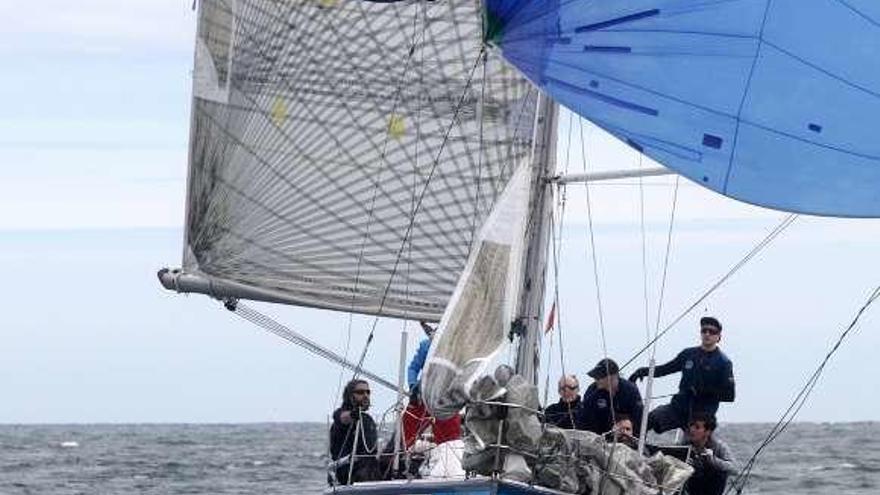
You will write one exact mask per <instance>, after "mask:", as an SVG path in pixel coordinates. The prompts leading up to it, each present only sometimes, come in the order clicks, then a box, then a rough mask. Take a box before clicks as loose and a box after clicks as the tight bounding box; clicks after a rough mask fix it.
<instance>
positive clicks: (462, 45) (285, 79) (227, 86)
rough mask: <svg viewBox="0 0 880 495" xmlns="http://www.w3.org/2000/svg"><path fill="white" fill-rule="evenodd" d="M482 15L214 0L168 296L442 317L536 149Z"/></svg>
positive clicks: (208, 6)
mask: <svg viewBox="0 0 880 495" xmlns="http://www.w3.org/2000/svg"><path fill="white" fill-rule="evenodd" d="M482 41H483V40H482V12H481V10H480V3H479V2H475V1H472V0H454V1H445V2H436V3H435V2H416V1H399V2H368V1H357V2H354V1H334V0H300V1H294V2H278V1H275V0H205V1H202V2H200V15H199V29H198V41H197V49H196V64H195V67H196V68H195V71H194V100H193V109H192V113H193V115H192V131H191V143H190V160H189V161H190V167H189V185H188V196H187V218H186V240H185V249H184V260H183V271H182V272H176V273H170V274H168V276H167V278H166V277H165V276H163V283H164V284H165V285H166V287H169V288H174V289H177V290H181V291H196V292H206V293H209V294H210V295H213V296H215V297H241V298H250V299H260V300H268V301H273V302H281V303H287V304H297V305H305V306H314V307H322V308H329V309H336V310H342V311H352V312H362V313H370V314H379V315H386V316H395V317H403V318H411V319H426V320H439V319H440V316H441V314H442V313H443V310H444V308H445V307H446V305H447V302H448V300H449V298H450V296H451V294H452V292H453V289H454V288H455V285H456V283H457V281H458V279H459V276H460V274H461V272H462V270H463V268H464V266H465V263H466V262H467V259H468V256H469V254H470V252H471V250H472V248H473V246H474V238H475V235H476V233H477V232H478V231H479V230H480V228H481V226H482V224H483V222H484V220H485V218H486V217H487V216H488V214H489V212H490V211H491V210H492V207H493V205H494V204H495V202H496V199H497V197H498V195H499V194H500V193H501V191H502V190H503V189H504V187H505V185H506V184H507V182H508V180H509V178H510V177H511V176H512V175H513V171H514V168H515V166H516V165H517V164H519V163H522V161H523V159H524V158H526V157H527V156H528V155H529V153H530V150H531V147H532V135H533V126H534V111H535V102H536V100H537V91H536V90H535V89H534V88H532V87H531V85H530V84H529V83H528V82H527V81H526V80H525V79H524V78H523V77H521V76H520V75H519V74H518V73H517V72H516V71H514V70H513V69H511V68H509V66H508V65H507V64H506V63H504V62H502V61H501V60H500V58H499V57H498V55H496V54H493V53H492V52H485V51H484V49H483V43H482Z"/></svg>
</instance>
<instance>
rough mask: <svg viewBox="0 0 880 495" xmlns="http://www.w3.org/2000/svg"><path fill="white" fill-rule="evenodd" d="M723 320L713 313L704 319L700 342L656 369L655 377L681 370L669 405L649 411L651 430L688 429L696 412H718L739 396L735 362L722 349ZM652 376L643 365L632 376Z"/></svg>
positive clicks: (638, 377) (636, 379)
mask: <svg viewBox="0 0 880 495" xmlns="http://www.w3.org/2000/svg"><path fill="white" fill-rule="evenodd" d="M720 341H721V322H719V321H718V320H717V319H716V318H713V317H711V316H705V317H703V318H701V319H700V345H699V346H697V347H689V348H687V349H685V350H683V351H681V352H680V353H679V354H678V356H676V357H675V359H673V360H672V361H670V362H668V363H666V364H663V365H660V366H657V367H656V368H654V376H656V377H658V378H659V377H661V376H666V375H671V374H673V373H679V372H680V373H681V380H680V381H679V383H678V393H677V394H675V395H673V396H672V400H671V401H670V402H669V404H666V405H662V406H658V407H656V408H655V409H654V410H653V411H651V413H650V414H648V429H649V430H654V431H655V432H657V433H663V432H664V431H669V430H672V429H675V428H683V429H684V428H687V426H688V422H689V420H690V419H691V418H692V417H693V415H694V414H696V413H700V414H711V415H714V414H715V413H716V412H717V411H718V404H719V403H720V402H733V400H734V397H735V395H736V388H735V382H734V379H733V363H731V361H730V359H729V358H728V357H727V356H726V355H725V354H724V353H723V352H721V349H719V347H718V343H719V342H720ZM646 376H648V368H646V367H643V368H639V369H637V370H636V371H635V373H633V374H632V375H631V376H630V377H629V379H630V381H633V382H636V381H638V380H641V379H642V378H644V377H646Z"/></svg>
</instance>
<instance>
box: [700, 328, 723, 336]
mask: <svg viewBox="0 0 880 495" xmlns="http://www.w3.org/2000/svg"><path fill="white" fill-rule="evenodd" d="M700 333H708V334H712V335H718V334H719V333H721V330H718V329H717V328H712V327H703V328H701V329H700Z"/></svg>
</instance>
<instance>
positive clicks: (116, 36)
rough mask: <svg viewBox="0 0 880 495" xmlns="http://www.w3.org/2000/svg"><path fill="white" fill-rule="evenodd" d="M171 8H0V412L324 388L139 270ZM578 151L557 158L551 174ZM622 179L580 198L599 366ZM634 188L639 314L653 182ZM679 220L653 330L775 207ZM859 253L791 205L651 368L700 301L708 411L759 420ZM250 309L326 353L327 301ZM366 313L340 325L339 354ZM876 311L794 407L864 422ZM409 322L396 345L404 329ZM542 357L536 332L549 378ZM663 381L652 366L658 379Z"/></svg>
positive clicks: (174, 182) (168, 252) (153, 194)
mask: <svg viewBox="0 0 880 495" xmlns="http://www.w3.org/2000/svg"><path fill="white" fill-rule="evenodd" d="M74 4H75V5H74ZM189 7H190V2H188V1H178V0H162V1H159V0H150V1H147V0H142V1H132V0H128V1H126V2H124V5H123V3H120V2H111V1H109V0H89V1H83V2H75V3H70V2H62V1H60V0H53V1H49V2H40V3H39V6H38V5H37V4H33V3H26V4H20V2H15V4H13V2H11V1H5V0H0V16H2V17H3V18H4V19H7V20H11V21H12V22H9V21H7V26H9V28H8V29H4V32H3V33H2V34H0V53H2V55H3V59H4V64H5V70H4V73H5V74H7V77H4V78H3V79H0V94H2V95H4V96H3V104H2V105H0V131H2V132H0V211H2V212H3V214H2V215H0V267H2V269H3V273H4V275H5V277H4V283H3V285H2V288H0V297H2V300H3V301H4V302H5V304H4V306H5V308H6V311H5V312H4V313H5V314H4V317H3V323H2V324H0V342H2V344H0V391H2V393H3V397H4V407H3V408H2V409H0V422H3V423H10V422H12V423H18V422H26V423H33V422H140V421H145V422H152V421H211V422H214V421H275V420H277V421H287V420H318V421H320V420H323V418H324V417H325V415H326V413H327V411H328V410H329V409H330V408H331V406H332V405H333V403H335V402H336V395H337V383H338V379H339V376H340V372H339V369H338V368H337V367H334V366H332V365H330V364H328V363H325V362H323V361H322V360H320V359H319V358H316V357H313V356H311V355H309V354H307V353H305V352H304V351H302V350H300V349H298V348H295V347H293V346H290V345H288V344H286V343H285V342H283V341H281V340H279V339H278V338H277V337H274V336H271V335H267V334H265V333H263V332H262V331H261V330H259V329H257V328H255V327H253V326H251V325H250V324H248V323H246V322H244V321H242V320H239V319H238V318H236V317H235V316H233V315H231V314H230V313H228V312H226V311H225V310H223V309H222V308H221V306H220V305H219V304H218V303H215V302H212V301H210V300H208V299H207V298H205V297H201V296H189V297H187V296H178V295H175V294H171V293H168V292H165V291H164V290H162V289H161V288H160V287H159V285H158V283H157V281H156V278H155V271H156V269H157V268H159V267H162V266H177V265H178V264H179V262H180V253H181V249H182V248H181V245H180V243H181V238H182V234H181V222H182V218H183V213H182V209H183V195H184V177H185V169H184V167H185V161H186V139H187V135H188V111H189V74H190V64H191V59H192V56H191V53H192V48H191V46H192V30H193V26H194V22H195V16H194V13H192V12H191V11H190V8H189ZM565 129H566V128H565V126H563V131H562V132H561V135H562V136H563V141H562V143H561V145H560V153H561V155H562V156H564V149H565V146H564V142H565V141H564V140H565V136H566V130H565ZM585 135H586V137H587V155H588V161H589V164H590V166H591V167H596V168H626V167H635V166H638V157H637V155H636V154H635V153H634V152H632V151H631V150H629V149H628V148H626V147H625V146H622V145H619V144H615V143H614V142H613V141H611V140H610V139H609V138H607V137H606V136H603V135H601V134H600V133H599V132H598V131H596V130H594V129H592V128H590V127H588V128H587V130H586V131H585ZM581 164H582V160H581V159H580V156H579V154H578V153H573V155H572V160H571V165H570V167H571V169H572V171H577V170H579V168H580V167H581V166H582V165H581ZM645 164H646V165H647V162H646V163H645ZM628 184H630V185H601V186H596V187H595V188H594V189H593V191H592V192H593V194H592V201H593V207H594V219H595V228H596V242H597V254H598V263H599V269H600V277H599V278H600V289H601V295H602V301H603V310H604V316H605V323H606V335H607V339H608V345H609V354H610V355H611V356H612V357H615V358H618V360H620V361H623V360H625V358H626V357H628V356H629V355H630V354H631V353H632V352H633V351H634V350H635V349H637V348H638V347H640V345H641V344H642V343H643V342H644V340H645V323H644V303H643V294H642V290H643V289H642V287H643V285H642V269H641V262H642V261H641V259H642V258H641V238H640V234H639V228H638V227H639V209H638V207H639V195H638V194H639V189H638V188H637V187H634V186H632V185H631V184H632V182H631V181H630V182H628ZM646 184H648V185H647V186H646V187H645V191H646V192H645V195H646V208H647V213H646V221H647V233H648V237H647V241H648V248H649V249H648V253H649V254H648V267H649V269H648V280H649V284H648V285H649V301H650V306H651V309H650V311H649V312H650V318H649V319H650V321H651V322H652V324H653V321H654V311H656V309H655V308H656V303H657V289H658V287H659V272H660V269H661V263H662V254H663V246H664V243H665V232H666V223H665V222H666V219H667V217H668V208H669V204H670V195H671V192H672V188H671V184H672V181H671V179H669V178H662V179H653V180H651V181H648V182H646ZM582 190H583V188H582V187H574V186H573V187H571V188H570V189H569V195H568V206H567V213H566V216H567V223H566V227H567V228H566V230H565V232H564V234H563V238H564V240H563V263H564V268H563V269H562V276H561V277H560V280H559V286H560V292H561V298H562V307H561V311H560V312H561V317H562V320H561V326H562V331H563V337H564V340H565V349H564V353H565V358H566V359H565V365H566V371H568V372H575V373H577V374H578V375H579V376H581V377H582V379H585V378H584V376H585V375H584V373H585V371H586V370H587V369H589V368H590V367H591V366H592V364H594V362H595V361H596V360H598V359H599V358H600V357H602V353H601V347H600V336H599V331H598V324H597V316H596V305H595V300H596V295H595V285H594V283H593V272H592V267H591V266H592V265H591V261H590V258H589V253H588V252H587V244H586V239H587V235H588V234H587V229H586V221H585V220H586V214H585V211H586V207H585V203H584V197H583V194H582ZM678 213H679V221H678V223H677V228H676V232H675V238H674V250H673V254H672V259H671V267H670V272H669V281H668V287H667V294H666V298H665V302H664V308H665V309H664V312H663V316H662V318H661V321H663V322H668V321H669V320H671V319H672V318H674V317H675V316H677V314H678V312H679V311H680V310H681V309H683V308H685V307H687V306H688V305H690V303H691V302H692V301H693V300H694V298H695V297H696V296H698V295H699V294H700V293H701V292H702V290H704V289H705V288H707V287H708V286H709V285H711V283H712V282H714V281H715V280H716V279H717V278H718V277H719V276H720V275H722V274H723V273H724V272H725V271H726V270H727V269H728V268H729V267H730V266H731V265H732V264H733V263H735V262H736V261H737V260H738V259H739V258H740V257H741V256H742V255H743V254H744V253H746V252H747V251H748V250H749V249H750V248H751V247H752V245H754V244H755V243H756V242H757V241H758V240H759V239H761V238H762V237H763V236H764V235H765V234H766V233H767V232H769V231H770V230H771V229H772V228H773V226H774V225H775V224H776V223H777V222H778V221H779V220H780V219H781V218H783V217H784V214H782V213H779V212H770V211H767V210H762V209H759V208H755V207H751V206H748V205H742V204H739V203H735V202H733V201H730V200H726V199H724V198H719V197H717V196H714V195H711V194H709V193H707V192H705V191H703V190H701V189H699V188H698V187H696V186H694V185H691V184H690V183H684V182H683V183H682V190H681V198H680V203H679V212H678ZM877 252H880V222H878V221H874V220H835V219H817V218H806V217H803V218H801V219H799V220H798V221H797V222H796V223H795V224H794V225H793V226H792V227H791V228H790V229H789V230H788V231H787V232H786V233H785V234H784V235H783V236H782V237H781V238H780V239H779V240H778V241H777V242H776V243H775V244H774V245H772V246H771V247H770V248H769V249H768V250H767V251H766V252H765V253H763V254H762V255H761V256H760V257H758V258H756V259H755V260H754V261H753V262H752V263H751V264H750V265H748V266H747V267H746V268H745V269H744V270H743V271H742V272H741V273H740V274H738V275H737V276H736V277H735V278H734V279H733V280H732V281H731V282H730V283H729V284H728V285H726V286H724V287H723V288H722V289H721V290H720V291H718V293H717V294H716V295H714V296H713V297H712V298H710V299H709V300H707V301H706V302H705V303H704V304H702V305H701V306H700V307H699V308H698V310H697V312H696V313H695V315H694V316H692V317H689V318H686V319H685V321H684V322H683V323H682V324H681V325H679V326H678V327H676V329H675V330H673V331H672V332H671V333H670V335H669V337H668V338H666V339H664V340H663V341H661V343H660V346H659V349H658V360H660V361H661V362H662V361H664V360H666V359H670V358H672V357H673V356H674V354H675V353H676V352H678V350H680V349H681V348H682V347H684V346H687V345H693V344H694V343H695V342H696V330H695V328H696V324H695V321H696V319H697V318H698V316H699V315H701V314H703V313H705V312H708V313H711V314H715V315H716V316H718V317H720V318H721V319H722V321H723V322H724V324H725V333H724V340H723V341H722V345H723V347H724V349H725V351H726V352H728V354H729V355H730V356H731V357H732V358H733V361H734V366H735V372H736V375H737V378H738V387H739V395H738V399H737V401H736V403H734V404H732V405H725V406H722V419H723V420H728V421H769V420H775V419H776V418H777V417H778V415H779V414H780V413H781V412H782V411H783V410H784V409H785V407H786V406H787V404H788V401H790V400H791V399H792V398H793V396H794V394H795V393H796V391H797V390H798V389H799V387H800V386H801V385H802V383H803V382H804V380H805V379H806V376H807V375H808V373H809V372H811V371H812V369H813V368H814V367H815V366H816V365H817V364H818V363H819V362H820V360H821V359H822V357H823V356H824V353H825V352H826V351H827V350H828V348H829V347H830V346H831V344H832V343H833V341H834V339H835V338H836V336H837V334H838V333H839V332H840V330H841V329H842V326H843V325H844V324H845V323H846V322H848V321H849V320H850V319H851V318H852V316H853V315H854V313H855V312H856V310H857V309H858V308H859V306H860V305H861V304H862V302H863V300H864V298H865V297H866V296H867V294H868V292H869V291H870V290H871V289H872V288H873V287H875V286H876V285H877V284H878V283H880V263H877V260H876V253H877ZM551 289H552V288H551ZM259 307H260V308H264V309H266V310H267V311H268V312H270V314H272V315H274V316H277V317H278V318H279V319H280V320H282V321H283V322H285V323H288V324H290V325H291V326H292V327H294V328H296V329H298V330H300V331H302V332H303V333H306V334H307V335H309V336H310V337H312V338H314V339H316V340H318V341H320V342H322V343H324V344H325V345H327V346H329V347H332V348H335V349H339V350H342V349H344V347H345V340H346V339H345V335H346V331H347V328H348V325H349V323H348V322H349V319H348V316H347V315H344V314H337V313H330V312H323V311H315V310H309V309H300V308H278V307H269V306H264V305H259ZM371 321H372V320H371V319H369V318H364V317H355V318H354V319H353V323H352V325H351V328H352V340H351V353H357V352H359V351H360V348H361V346H362V344H363V342H364V340H365V338H366V332H367V329H368V328H369V326H370V323H371ZM878 325H880V308H875V309H874V310H873V311H871V312H869V313H868V314H867V315H866V316H865V317H864V320H863V322H862V324H861V325H860V329H859V331H858V333H856V334H854V335H853V336H852V337H851V339H850V340H849V341H848V342H847V343H846V345H845V346H844V347H843V348H842V349H841V350H840V351H839V353H838V355H837V356H836V358H835V359H834V360H833V361H832V363H831V365H830V366H829V368H828V370H827V371H826V374H825V375H824V376H823V378H822V381H821V383H820V385H819V386H818V387H817V388H816V390H815V392H814V395H813V397H812V398H811V399H810V402H809V403H808V405H807V406H806V408H805V409H804V411H803V413H802V415H801V419H805V420H813V421H852V420H867V419H873V420H880V399H878V398H876V397H875V396H876V394H875V393H874V392H875V391H876V388H877V387H876V384H875V383H874V382H873V381H872V380H871V379H870V377H872V376H874V375H876V374H877V373H878V372H880V364H878V362H877V360H876V359H875V357H874V355H875V349H877V348H878V347H880V332H878V331H877V329H878ZM403 326H404V324H403V323H402V322H399V321H383V322H382V323H381V324H380V328H379V336H378V340H377V342H376V343H374V345H373V348H372V351H371V353H370V355H369V357H368V360H367V365H368V367H370V368H371V369H373V370H374V371H377V372H380V373H382V374H383V375H385V376H387V377H395V376H396V363H397V354H398V350H397V343H398V341H399V331H400V330H401V329H402V328H403ZM409 328H410V332H411V333H410V350H412V349H414V348H415V345H416V343H417V338H418V337H420V333H419V332H420V331H419V330H417V329H416V328H415V326H414V325H409ZM554 338H555V339H558V337H554ZM557 342H558V340H557ZM558 362H559V354H558V346H556V347H554V349H553V358H552V360H551V363H552V366H551V371H550V373H551V383H553V382H554V381H555V378H556V376H557V375H558V373H559V372H560V367H559V364H558ZM345 376H347V374H346V375H345ZM542 381H543V380H542ZM676 383H677V381H676V380H675V379H674V378H671V377H670V378H666V379H664V380H662V381H661V382H660V385H659V391H658V393H660V394H662V393H668V392H671V391H673V390H674V387H675V384H676ZM551 397H552V394H551ZM377 399H378V400H377V403H378V405H379V406H382V407H379V408H378V409H384V408H385V407H387V406H388V405H390V400H389V399H390V397H389V396H388V395H387V394H384V393H380V394H379V395H378V396H377Z"/></svg>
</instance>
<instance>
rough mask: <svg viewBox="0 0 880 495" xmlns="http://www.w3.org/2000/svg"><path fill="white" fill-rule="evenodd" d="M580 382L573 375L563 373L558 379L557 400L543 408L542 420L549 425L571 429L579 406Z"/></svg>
mask: <svg viewBox="0 0 880 495" xmlns="http://www.w3.org/2000/svg"><path fill="white" fill-rule="evenodd" d="M579 391H580V384H579V383H578V379H577V377H576V376H575V375H565V376H563V377H562V378H560V379H559V402H557V403H555V404H550V405H549V406H547V409H545V410H544V422H545V423H547V424H550V425H555V426H558V427H559V428H565V429H567V430H573V429H574V427H575V422H574V418H575V416H576V415H577V412H578V409H579V408H580V406H581V396H580V394H578V392H579Z"/></svg>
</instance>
